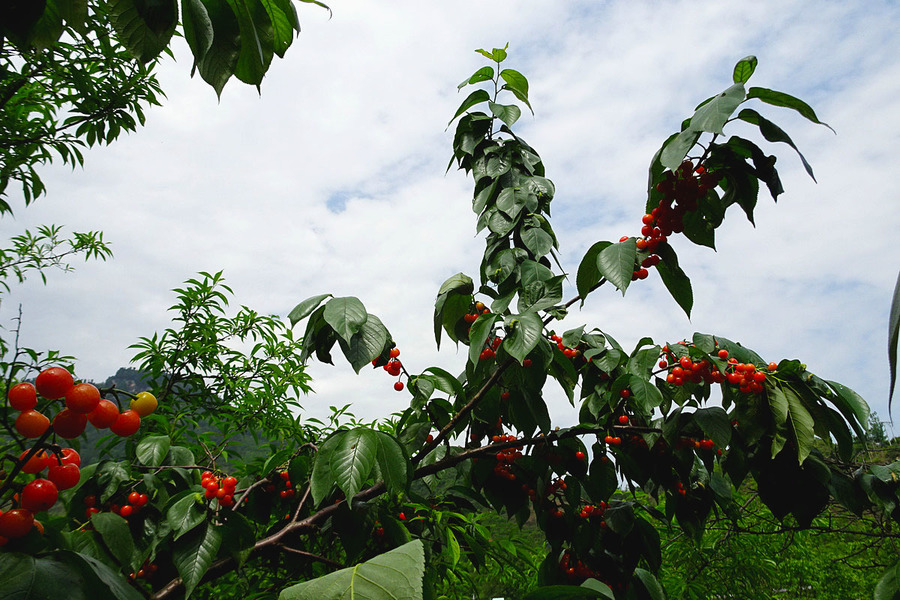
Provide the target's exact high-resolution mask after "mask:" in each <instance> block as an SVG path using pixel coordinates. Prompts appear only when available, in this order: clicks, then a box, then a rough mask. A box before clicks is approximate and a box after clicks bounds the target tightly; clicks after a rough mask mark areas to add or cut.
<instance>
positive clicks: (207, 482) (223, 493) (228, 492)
mask: <svg viewBox="0 0 900 600" xmlns="http://www.w3.org/2000/svg"><path fill="white" fill-rule="evenodd" d="M200 487H202V488H203V489H204V492H203V497H204V498H206V499H207V500H213V499H215V500H216V502H217V503H218V505H219V506H222V507H226V508H227V507H229V506H234V490H235V488H236V487H237V478H236V477H232V476H231V475H228V476H227V477H219V476H217V475H216V474H215V473H213V472H212V471H203V473H202V474H201V475H200Z"/></svg>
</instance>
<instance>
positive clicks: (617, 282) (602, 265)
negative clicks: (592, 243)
mask: <svg viewBox="0 0 900 600" xmlns="http://www.w3.org/2000/svg"><path fill="white" fill-rule="evenodd" d="M636 257H637V248H636V247H635V239H634V238H628V239H627V240H625V241H624V242H618V243H616V244H611V245H609V246H608V247H606V248H604V249H603V250H601V251H600V253H599V254H598V255H597V270H598V271H600V274H601V275H603V277H605V278H606V280H607V281H609V282H610V283H612V284H613V285H614V286H616V288H618V289H619V290H620V291H621V292H622V295H623V296H624V295H625V290H626V289H628V285H629V284H630V283H631V275H632V273H633V272H634V262H635V258H636Z"/></svg>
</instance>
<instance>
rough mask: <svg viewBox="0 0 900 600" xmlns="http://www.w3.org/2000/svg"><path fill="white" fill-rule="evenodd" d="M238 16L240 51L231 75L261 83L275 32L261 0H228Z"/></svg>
mask: <svg viewBox="0 0 900 600" xmlns="http://www.w3.org/2000/svg"><path fill="white" fill-rule="evenodd" d="M228 3H229V4H230V5H231V9H232V10H233V11H234V14H235V16H236V17H237V20H238V28H239V31H240V45H241V48H240V52H239V53H238V60H237V64H236V65H235V66H234V76H235V77H237V78H238V79H240V80H241V81H243V82H244V83H248V84H250V85H256V86H258V85H259V84H260V83H262V80H263V77H264V76H265V74H266V71H267V70H268V69H269V64H270V63H271V62H272V55H273V54H274V39H275V33H274V31H273V28H272V21H271V20H270V19H269V13H267V12H266V9H265V7H264V6H263V4H262V2H261V0H228Z"/></svg>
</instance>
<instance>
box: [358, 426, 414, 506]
mask: <svg viewBox="0 0 900 600" xmlns="http://www.w3.org/2000/svg"><path fill="white" fill-rule="evenodd" d="M372 433H374V441H375V462H376V464H377V465H378V471H379V472H380V473H381V479H382V480H383V481H384V485H385V486H386V487H387V491H388V493H389V494H402V493H404V492H405V491H406V485H407V483H408V482H409V475H410V473H409V461H408V460H407V459H406V456H405V455H404V454H403V448H402V447H401V446H400V444H399V443H398V442H397V440H395V439H394V438H392V437H391V436H389V435H388V434H386V433H384V432H382V431H375V432H372ZM347 497H348V498H349V497H350V496H349V495H348V496H347Z"/></svg>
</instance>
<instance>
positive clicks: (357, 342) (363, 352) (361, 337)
mask: <svg viewBox="0 0 900 600" xmlns="http://www.w3.org/2000/svg"><path fill="white" fill-rule="evenodd" d="M388 337H389V334H388V330H387V329H386V328H385V326H384V324H383V323H382V322H381V319H379V318H378V317H376V316H375V315H372V314H369V315H368V316H367V317H366V320H365V322H364V323H363V324H362V327H361V328H360V330H359V331H357V332H356V333H354V334H353V337H351V338H350V342H349V343H347V342H345V341H344V340H343V339H341V340H338V341H339V343H340V345H341V350H343V352H344V356H346V357H347V360H348V361H349V362H350V365H351V366H352V367H353V370H354V371H356V372H357V373H359V371H360V369H362V368H363V367H364V366H366V365H368V364H369V363H371V362H372V361H373V360H375V359H376V358H377V357H378V356H379V355H380V354H381V352H382V350H384V346H385V344H387V341H388Z"/></svg>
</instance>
